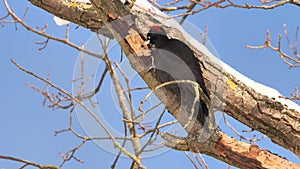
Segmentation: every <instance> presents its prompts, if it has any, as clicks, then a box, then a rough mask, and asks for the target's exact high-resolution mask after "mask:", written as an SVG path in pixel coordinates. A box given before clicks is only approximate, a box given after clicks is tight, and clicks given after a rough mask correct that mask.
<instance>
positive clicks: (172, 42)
mask: <svg viewBox="0 0 300 169" xmlns="http://www.w3.org/2000/svg"><path fill="white" fill-rule="evenodd" d="M147 38H148V40H149V41H150V42H149V47H150V49H151V50H152V52H151V54H152V57H153V64H154V65H153V67H154V69H155V71H156V72H157V74H159V76H160V77H161V78H160V79H161V81H162V82H163V83H164V82H167V81H172V80H192V81H195V82H197V83H198V84H199V86H200V88H201V89H202V91H203V92H204V94H205V95H206V96H207V97H208V98H209V94H208V91H207V89H206V87H205V83H204V80H203V76H202V71H201V67H200V64H199V61H198V59H197V58H196V57H195V55H194V53H193V51H192V50H191V49H190V48H189V47H188V46H187V45H186V44H185V43H183V42H182V41H180V40H178V39H170V38H168V36H167V35H166V33H165V31H164V29H163V28H162V27H159V26H153V27H152V28H151V29H150V31H149V32H148V34H147ZM170 88H171V87H170ZM171 90H173V91H174V90H177V93H178V90H179V91H180V92H179V93H180V99H181V104H182V106H185V107H186V108H188V109H189V110H191V108H192V105H193V100H194V98H195V90H194V89H193V88H192V87H191V85H190V84H177V86H176V87H174V86H173V88H172V89H171ZM194 108H195V113H194V114H195V115H197V119H198V120H199V121H200V122H201V124H202V125H204V123H205V120H206V119H207V117H208V116H209V110H208V106H207V105H206V103H205V102H204V101H203V99H201V98H200V102H199V103H198V104H197V105H196V106H195V107H194Z"/></svg>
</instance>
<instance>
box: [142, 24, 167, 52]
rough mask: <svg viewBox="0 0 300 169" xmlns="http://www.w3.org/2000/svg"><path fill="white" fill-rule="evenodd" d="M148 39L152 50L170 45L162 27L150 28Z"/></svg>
mask: <svg viewBox="0 0 300 169" xmlns="http://www.w3.org/2000/svg"><path fill="white" fill-rule="evenodd" d="M147 39H148V40H149V46H150V48H161V47H163V46H164V45H167V43H168V40H169V38H168V36H167V35H166V32H165V30H164V29H163V28H162V27H160V26H153V27H151V28H150V30H149V32H148V34H147Z"/></svg>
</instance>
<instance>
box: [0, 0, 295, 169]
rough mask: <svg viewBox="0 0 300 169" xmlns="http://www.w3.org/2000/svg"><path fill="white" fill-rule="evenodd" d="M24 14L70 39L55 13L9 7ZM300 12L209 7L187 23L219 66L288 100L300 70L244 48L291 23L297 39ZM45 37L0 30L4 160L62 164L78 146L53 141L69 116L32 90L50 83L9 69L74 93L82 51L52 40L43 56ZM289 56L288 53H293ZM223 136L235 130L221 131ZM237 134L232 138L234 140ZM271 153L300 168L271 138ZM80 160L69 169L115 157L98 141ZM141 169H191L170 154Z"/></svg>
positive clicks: (76, 38) (123, 163) (82, 33)
mask: <svg viewBox="0 0 300 169" xmlns="http://www.w3.org/2000/svg"><path fill="white" fill-rule="evenodd" d="M9 2H10V5H11V6H12V7H13V8H14V10H15V11H16V13H17V14H18V15H19V16H22V15H23V12H24V11H25V8H26V6H30V10H29V12H28V14H27V15H26V19H25V20H26V22H28V23H29V24H30V25H32V26H33V27H36V26H39V27H42V26H43V25H44V24H45V23H48V24H49V27H48V29H47V32H48V33H50V34H54V35H56V36H60V37H63V36H64V28H63V27H57V26H56V25H55V23H54V22H53V15H51V14H48V13H47V12H45V11H43V10H41V9H39V8H37V7H34V6H31V5H30V3H28V2H27V1H16V0H12V1H9ZM5 14H6V12H5V9H4V6H3V4H2V3H1V5H0V16H4V15H5ZM297 16H300V11H299V9H298V8H297V7H294V6H285V7H281V8H278V9H274V10H268V11H264V10H245V9H234V8H230V9H225V10H220V9H209V10H207V11H204V12H202V13H200V14H196V15H194V16H191V17H189V21H190V22H192V23H193V24H194V25H196V26H197V27H199V28H200V29H203V28H204V25H208V27H209V39H210V40H211V41H212V43H213V45H214V46H215V48H216V49H217V52H218V53H219V57H220V58H221V60H223V61H224V62H226V63H227V64H229V65H230V66H232V67H233V68H235V69H236V70H238V71H239V72H241V73H242V74H244V75H246V76H248V77H250V78H251V79H253V80H255V81H258V82H260V83H263V84H266V85H268V86H271V87H273V88H275V89H277V90H279V92H281V93H282V94H284V95H289V94H290V93H292V92H293V89H294V88H295V87H297V86H299V80H298V77H299V73H300V72H299V69H297V68H296V69H288V66H287V65H285V64H284V63H283V62H282V61H281V60H280V59H279V57H278V54H277V53H274V52H272V51H270V50H251V49H246V45H248V44H250V45H261V44H263V43H264V41H265V40H266V36H265V32H266V30H270V31H271V34H272V37H273V40H274V41H273V42H274V44H275V43H276V42H277V34H278V33H283V27H282V25H283V24H286V25H287V28H288V31H289V32H290V35H291V37H293V35H294V34H295V30H296V27H297V26H299V25H300V22H299V21H298V20H297V19H296V18H297ZM75 27H76V26H74V25H72V26H71V28H70V40H71V41H73V42H75V43H77V44H79V45H80V44H82V43H85V42H86V41H87V40H88V39H89V38H90V37H91V36H93V33H91V32H89V31H87V30H86V29H85V28H81V27H79V28H78V29H75ZM44 40H45V38H43V37H40V36H37V35H35V34H33V33H31V32H28V31H27V30H25V29H24V28H22V27H21V26H18V30H17V31H16V30H15V26H14V25H13V24H6V25H5V27H1V28H0V46H1V48H0V49H1V50H0V77H1V83H0V90H1V92H0V93H1V94H0V95H1V107H2V109H1V111H0V114H1V118H0V133H1V139H0V154H2V155H9V156H15V157H20V158H24V159H28V160H31V161H34V162H38V163H43V164H55V165H58V164H60V162H61V160H62V159H61V157H60V156H59V152H66V151H68V150H69V149H71V148H73V147H74V146H76V145H77V144H79V143H80V140H78V139H76V138H75V137H74V136H72V135H71V134H70V133H62V134H59V135H58V136H54V131H56V130H60V129H63V128H66V127H68V112H67V111H64V110H51V109H49V108H47V107H46V106H42V102H43V97H42V96H41V95H40V94H39V93H37V92H36V91H34V90H32V89H30V88H29V87H28V86H26V82H29V83H31V84H33V85H35V86H38V87H40V88H42V89H43V88H44V84H43V83H41V82H40V81H38V80H36V79H33V78H32V77H30V76H28V75H27V74H24V73H23V72H21V71H19V70H18V69H17V68H16V67H15V66H13V65H12V64H11V63H10V58H12V59H14V60H15V61H16V62H18V63H19V64H21V65H23V66H24V67H26V68H28V69H30V70H32V71H34V72H36V73H37V74H39V75H41V76H43V77H46V76H47V74H48V73H50V74H51V80H52V81H53V82H54V83H55V84H57V85H59V86H61V87H62V88H64V89H66V90H67V91H70V92H71V91H72V83H71V81H72V80H73V72H74V67H75V64H76V61H77V58H78V56H79V53H78V52H77V51H75V50H74V49H71V48H69V47H67V46H65V45H61V44H59V43H57V42H53V41H50V43H49V44H48V46H47V48H45V49H44V50H41V51H39V50H38V48H40V46H39V45H37V44H35V42H37V41H44ZM287 50H288V49H287ZM231 123H232V125H234V126H236V127H237V128H238V129H239V130H242V129H245V128H246V127H245V126H242V125H240V124H238V123H236V122H234V121H233V120H231ZM75 127H76V129H77V130H78V131H80V132H82V133H84V131H83V130H82V127H81V126H80V123H79V121H78V120H77V119H75ZM223 130H224V131H228V133H229V134H231V135H233V133H230V131H229V129H226V128H225V127H224V128H223ZM233 136H234V135H233ZM259 145H261V146H262V147H267V148H268V149H270V150H271V151H273V152H275V153H277V154H280V155H281V156H284V157H288V159H290V160H291V161H293V162H297V163H300V160H299V158H298V157H296V156H294V155H293V154H292V153H290V152H288V151H285V150H283V149H282V148H280V147H278V146H277V145H274V144H270V142H269V141H268V139H265V140H264V141H262V142H261V143H259ZM77 157H78V158H80V159H82V160H84V161H85V162H84V163H83V164H81V163H77V162H75V161H71V162H70V163H66V164H65V166H64V168H73V169H74V168H89V169H93V168H99V166H100V168H109V167H110V165H111V164H112V162H113V160H114V155H113V154H111V153H109V152H107V151H105V150H103V149H101V148H100V147H99V146H98V145H97V144H95V143H92V142H91V143H88V144H86V145H84V146H83V147H82V148H81V149H80V150H79V151H78V155H77ZM205 159H206V162H207V163H208V165H209V167H210V168H227V165H226V164H224V163H222V162H216V160H214V159H212V158H210V157H206V156H205ZM129 164H130V160H128V159H126V158H122V159H121V160H120V162H119V163H118V167H117V168H128V166H129ZM143 164H144V165H145V166H147V167H148V168H149V169H152V168H153V169H154V168H166V167H167V168H174V169H181V168H193V166H192V164H191V163H190V162H189V161H188V159H187V158H186V157H185V155H184V153H183V152H177V151H168V152H165V153H163V154H160V155H157V156H155V157H151V158H147V159H145V160H144V162H143ZM18 167H20V165H19V164H16V163H11V162H7V161H3V160H0V168H5V169H11V168H18Z"/></svg>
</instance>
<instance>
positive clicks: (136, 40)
mask: <svg viewBox="0 0 300 169" xmlns="http://www.w3.org/2000/svg"><path fill="white" fill-rule="evenodd" d="M29 1H30V2H31V3H32V4H34V5H36V6H38V7H40V8H42V9H45V10H46V11H48V12H50V13H52V14H54V15H57V16H59V17H61V18H63V19H66V20H69V21H71V22H73V23H76V24H79V25H81V26H83V27H86V28H88V29H91V30H93V31H95V30H97V29H100V28H101V26H102V25H103V24H108V23H112V24H111V26H110V27H109V28H110V29H111V31H112V32H113V35H114V36H115V37H117V39H118V41H119V43H120V45H121V47H122V49H123V50H124V52H125V54H126V55H127V57H128V59H129V61H130V63H131V65H132V67H133V68H134V69H135V70H137V72H138V73H139V74H140V75H141V77H142V78H143V79H144V80H145V82H146V83H147V84H148V85H149V87H150V88H152V89H153V88H155V87H156V86H158V85H160V84H161V83H160V81H159V80H158V79H157V77H156V75H155V74H153V73H151V72H146V71H145V70H147V67H148V65H149V61H147V59H146V60H145V59H143V57H140V56H138V55H137V53H139V52H140V51H138V50H139V49H140V48H139V47H140V46H142V44H143V42H144V41H143V39H144V38H145V32H146V31H145V30H147V29H148V28H147V26H146V25H145V24H143V19H144V18H142V17H146V16H145V15H135V16H136V17H137V18H138V19H133V18H131V19H132V21H133V22H135V24H132V23H130V22H119V21H117V22H116V20H117V19H118V18H122V17H125V16H124V15H125V14H126V15H127V14H129V13H131V11H130V10H129V8H128V7H126V6H123V5H120V2H119V1H111V0H93V2H94V6H95V7H94V8H90V9H88V10H85V9H83V8H80V7H78V8H76V10H73V9H72V7H70V6H69V4H70V2H68V1H67V0H29ZM112 3H113V4H114V3H117V4H114V5H111V4H112ZM100 4H101V5H100ZM108 4H110V5H108ZM116 7H117V10H116ZM57 9H58V10H57ZM132 16H133V15H132ZM141 18H142V19H141ZM112 21H115V23H113V22H112ZM114 24H117V25H114ZM118 26H122V29H117V28H118ZM179 38H180V37H179ZM182 40H183V39H182ZM183 41H185V40H183ZM193 50H194V52H195V53H196V55H197V57H198V58H199V59H200V60H199V61H200V62H202V63H203V65H204V66H203V71H204V76H205V81H206V84H207V87H208V89H209V91H210V93H211V98H212V100H213V102H214V106H215V107H216V108H217V109H219V110H221V111H224V112H226V113H227V114H228V115H230V116H232V117H233V118H235V119H237V120H238V121H240V122H242V123H244V124H245V125H247V126H249V127H250V128H252V129H254V130H258V131H260V132H262V133H264V134H265V135H267V136H268V137H270V138H271V139H272V141H273V142H274V143H276V144H278V145H280V146H282V147H285V148H286V149H289V150H290V151H292V152H294V153H295V154H296V155H298V156H300V113H299V112H297V111H295V110H291V109H289V108H288V107H287V106H285V105H282V104H281V103H280V102H277V101H275V100H274V99H272V98H268V97H267V96H264V95H262V94H260V93H259V92H257V91H255V90H253V89H252V88H250V87H248V86H247V84H244V83H243V82H241V81H239V80H237V79H236V78H235V77H234V76H233V75H231V74H229V73H228V72H226V71H225V70H224V69H222V67H221V66H220V65H218V64H216V63H215V62H214V61H212V60H211V59H210V58H209V57H207V56H206V55H205V54H203V53H202V52H201V51H198V50H197V49H193ZM229 84H231V85H229ZM232 84H234V85H232ZM162 91H163V93H164V94H165V95H164V96H167V99H165V100H162V101H163V103H164V104H165V105H166V106H167V107H168V110H169V112H170V113H172V114H173V115H174V116H175V118H176V119H178V121H179V122H180V123H181V124H182V125H184V124H185V123H186V117H187V116H186V115H184V114H182V113H178V112H179V107H180V103H179V102H178V100H177V99H176V97H175V95H176V94H174V93H172V92H170V91H168V90H167V89H162ZM157 96H158V97H159V98H161V99H162V98H163V97H164V96H160V95H159V94H158V95H157ZM198 125H199V124H195V125H194V126H192V128H193V129H194V130H197V129H198V128H197V126H198ZM194 130H190V129H188V130H187V131H188V132H194ZM208 142H210V143H207V142H206V143H197V142H190V143H189V144H187V147H188V150H191V151H195V148H194V145H198V146H196V147H201V148H202V147H203V144H207V145H208V148H207V150H206V149H204V150H201V149H200V151H201V153H206V154H208V155H211V156H213V157H215V158H217V159H220V160H222V161H225V162H227V163H230V164H233V165H236V166H239V167H242V168H252V167H253V166H255V167H254V168H274V167H277V165H280V164H282V165H281V167H283V168H285V167H286V165H285V164H287V163H288V164H289V165H291V166H293V167H294V168H297V167H298V168H300V167H299V166H298V165H293V164H291V163H290V162H288V161H287V162H286V160H285V159H284V158H281V157H279V156H276V155H274V154H271V153H270V152H267V151H265V150H262V149H260V148H259V147H257V146H255V145H250V144H247V143H242V142H238V141H237V140H235V139H232V138H230V137H229V136H227V135H225V134H223V133H221V132H220V131H216V132H215V133H213V137H211V138H210V140H209V141H208ZM212 143H214V144H212ZM192 145H193V146H192ZM212 152H213V153H212ZM241 159H249V160H247V162H250V163H252V164H251V165H248V164H245V163H243V164H241V163H240V162H241V161H240V160H241ZM268 160H270V161H271V162H272V163H269V162H270V161H268ZM276 161H278V162H279V161H285V162H282V163H276ZM242 162H245V161H242ZM272 164H273V166H271V165H272Z"/></svg>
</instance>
